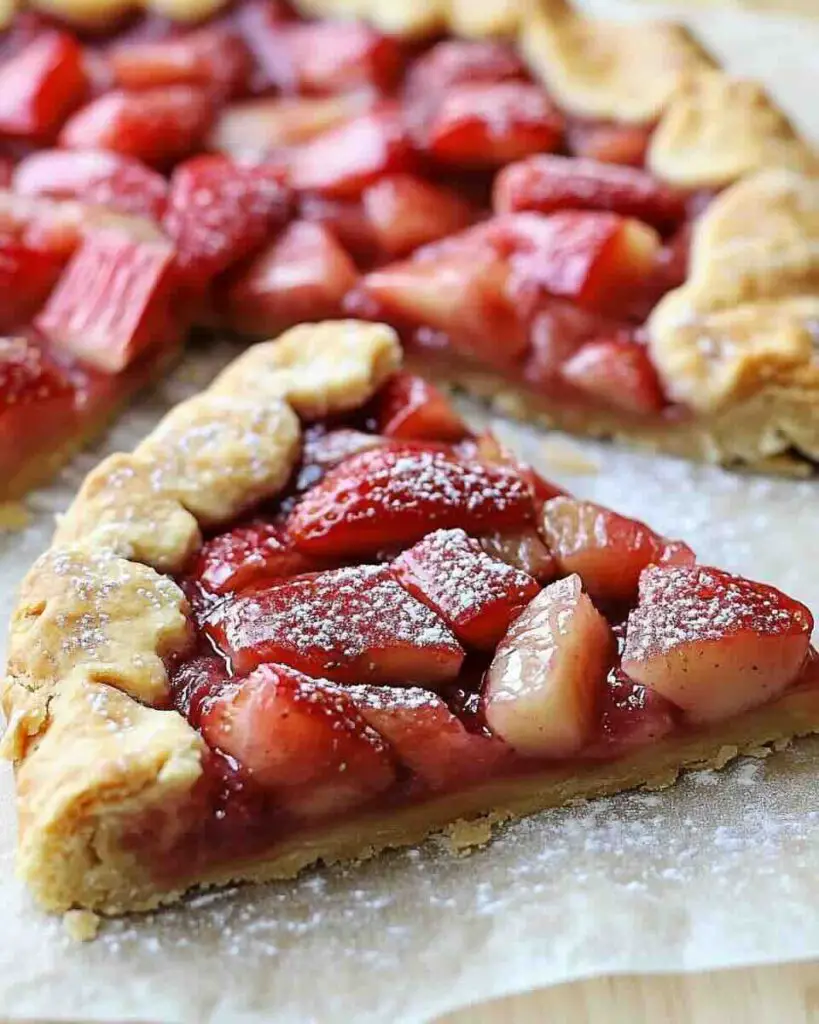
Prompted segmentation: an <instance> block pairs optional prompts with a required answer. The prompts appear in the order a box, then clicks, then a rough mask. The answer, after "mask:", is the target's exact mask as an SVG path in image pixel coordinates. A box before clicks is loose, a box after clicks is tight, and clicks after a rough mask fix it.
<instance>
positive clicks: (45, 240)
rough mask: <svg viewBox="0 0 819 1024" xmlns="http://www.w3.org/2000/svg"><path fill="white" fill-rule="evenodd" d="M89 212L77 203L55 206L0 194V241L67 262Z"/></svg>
mask: <svg viewBox="0 0 819 1024" xmlns="http://www.w3.org/2000/svg"><path fill="white" fill-rule="evenodd" d="M93 219H94V214H93V212H92V211H89V210H87V209H84V208H83V207H81V206H80V205H79V204H78V203H55V202H52V201H51V200H49V199H33V198H29V197H27V196H18V195H15V194H14V193H13V192H3V191H0V238H2V239H3V240H4V244H5V243H10V242H12V241H13V242H17V243H20V244H22V245H23V246H25V247H26V248H29V249H36V250H39V251H42V252H47V253H49V254H51V255H52V256H54V258H55V259H61V260H62V261H63V262H65V261H67V260H68V258H69V256H71V254H72V253H73V252H74V250H75V249H76V248H77V246H78V245H79V242H80V237H81V229H82V227H83V225H84V224H87V223H89V222H91V221H92V220H93Z"/></svg>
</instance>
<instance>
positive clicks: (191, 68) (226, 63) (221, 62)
mask: <svg viewBox="0 0 819 1024" xmlns="http://www.w3.org/2000/svg"><path fill="white" fill-rule="evenodd" d="M108 63H109V66H110V68H111V71H112V73H113V78H114V81H115V83H116V84H117V85H119V86H121V87H122V88H124V89H149V88H159V87H162V86H168V85H201V86H205V87H206V88H208V89H210V90H213V91H214V92H216V94H217V95H218V96H220V97H227V96H232V95H234V94H236V93H239V92H243V91H244V89H245V88H246V86H247V83H248V80H249V77H250V70H251V61H250V54H249V53H248V51H247V48H246V46H245V44H244V43H243V42H242V40H241V39H240V38H239V36H238V35H237V34H236V33H235V32H232V31H231V30H230V29H229V28H228V27H227V26H225V25H207V26H205V27H204V28H200V29H195V30H193V31H190V32H186V33H185V35H182V36H178V37H176V38H173V37H172V38H169V39H157V40H136V41H127V42H123V43H120V44H118V45H116V46H114V47H112V49H111V50H110V51H109V53H108Z"/></svg>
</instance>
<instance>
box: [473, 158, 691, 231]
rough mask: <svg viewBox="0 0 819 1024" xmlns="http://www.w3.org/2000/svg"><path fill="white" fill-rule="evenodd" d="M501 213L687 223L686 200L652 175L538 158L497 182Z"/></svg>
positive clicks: (659, 224) (660, 225) (513, 166)
mask: <svg viewBox="0 0 819 1024" xmlns="http://www.w3.org/2000/svg"><path fill="white" fill-rule="evenodd" d="M493 207H494V210H495V212H496V213H515V212H517V211H519V210H535V211H536V212H538V213H555V212H557V211H558V210H608V211H610V212H611V213H619V214H621V215H622V216H623V217H634V218H636V219H637V220H642V221H645V223H646V224H651V225H652V226H653V227H655V228H658V229H659V230H668V229H671V228H673V227H675V226H676V225H678V224H681V223H682V221H683V220H684V219H685V196H684V195H683V194H682V193H681V192H678V191H677V190H676V189H673V188H671V186H670V185H665V184H663V182H661V181H658V179H657V178H654V177H653V176H652V175H650V174H648V173H647V172H646V171H640V170H637V169H635V168H633V167H619V166H617V165H616V164H603V163H597V162H596V161H594V160H578V159H572V158H570V157H565V156H532V157H529V159H528V160H522V161H520V162H519V163H515V164H511V165H510V166H509V167H505V168H504V169H503V170H502V171H501V172H500V174H499V175H498V176H497V178H496V179H495V185H494V194H493Z"/></svg>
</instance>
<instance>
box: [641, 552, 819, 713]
mask: <svg viewBox="0 0 819 1024" xmlns="http://www.w3.org/2000/svg"><path fill="white" fill-rule="evenodd" d="M812 629H813V618H812V616H811V614H810V612H809V611H808V609H807V608H806V607H805V606H804V605H803V604H801V603H800V602H799V601H795V600H793V598H790V597H788V596H787V595H786V594H783V593H782V592H781V591H779V590H776V589H775V588H774V587H769V586H766V585H765V584H763V583H754V582H752V581H751V580H747V579H743V578H742V577H741V576H732V575H731V574H730V573H727V572H722V571H721V570H719V569H711V568H707V567H704V566H675V567H667V566H649V567H648V568H647V569H646V570H645V571H644V572H643V574H642V576H641V577H640V601H639V604H638V605H637V607H636V608H634V609H633V610H632V611H631V613H630V614H629V617H628V623H627V626H626V641H625V646H624V649H623V661H622V664H623V671H624V672H625V673H626V674H627V675H628V676H630V678H631V679H633V680H634V682H636V683H639V684H640V685H642V686H646V687H649V688H651V689H652V690H656V691H657V692H658V693H660V694H661V695H662V696H663V697H665V698H666V699H667V700H670V701H671V702H672V703H673V704H676V705H677V706H678V707H680V708H682V709H683V711H684V712H685V714H686V716H687V718H688V719H689V720H690V721H692V722H715V721H720V720H722V719H726V718H731V717H732V716H733V715H737V714H740V713H741V712H743V711H746V710H748V709H749V708H753V707H757V706H758V705H760V704H764V703H766V702H767V701H770V700H773V699H774V698H776V697H777V696H778V695H779V694H780V693H781V692H782V691H783V690H785V689H786V688H787V687H788V686H789V685H790V684H791V683H792V682H794V681H795V680H796V679H797V677H798V676H799V673H800V671H801V670H802V667H803V666H804V664H805V659H806V658H807V656H808V651H809V647H810V635H811V630H812Z"/></svg>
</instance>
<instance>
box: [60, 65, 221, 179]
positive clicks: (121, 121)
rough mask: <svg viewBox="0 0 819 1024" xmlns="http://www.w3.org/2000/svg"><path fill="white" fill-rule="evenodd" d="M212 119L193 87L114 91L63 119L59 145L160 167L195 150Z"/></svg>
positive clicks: (207, 103)
mask: <svg viewBox="0 0 819 1024" xmlns="http://www.w3.org/2000/svg"><path fill="white" fill-rule="evenodd" d="M212 118H213V107H212V103H211V100H210V98H209V97H208V94H207V92H206V91H205V90H204V89H201V88H199V87H197V86H192V85H171V86H167V87H163V88H159V89H145V90H143V91H140V92H136V91H126V90H123V89H115V90H113V91H112V92H107V93H105V94H104V95H102V96H100V97H98V98H97V99H95V100H92V101H91V102H90V103H88V104H87V105H86V106H84V107H82V108H81V109H80V110H78V111H77V113H76V114H74V115H73V117H71V118H69V120H68V121H67V122H66V124H65V126H64V127H63V130H62V132H61V133H60V145H61V146H64V147H65V148H66V149H107V150H111V152H113V153H122V154H123V156H130V157H134V158H135V159H137V160H142V161H144V163H146V164H151V165H152V166H154V165H155V166H158V167H164V166H166V165H168V164H170V163H173V162H174V161H175V160H179V159H181V158H182V157H184V156H187V155H188V153H190V152H191V151H192V150H194V149H196V147H197V146H199V145H201V142H202V139H203V138H204V136H205V134H206V132H207V130H208V128H209V127H210V123H211V120H212Z"/></svg>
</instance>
